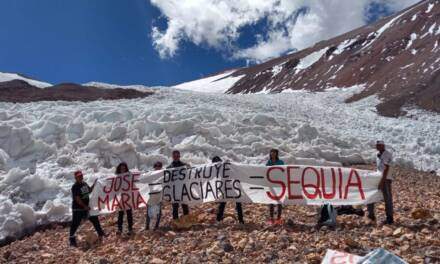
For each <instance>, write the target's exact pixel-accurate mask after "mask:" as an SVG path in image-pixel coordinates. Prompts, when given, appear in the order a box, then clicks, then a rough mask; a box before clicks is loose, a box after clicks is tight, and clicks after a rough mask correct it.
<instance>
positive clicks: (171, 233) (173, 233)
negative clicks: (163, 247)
mask: <svg viewBox="0 0 440 264" xmlns="http://www.w3.org/2000/svg"><path fill="white" fill-rule="evenodd" d="M176 235H177V234H176V232H174V231H168V232H166V234H165V236H166V237H169V238H175V237H176Z"/></svg>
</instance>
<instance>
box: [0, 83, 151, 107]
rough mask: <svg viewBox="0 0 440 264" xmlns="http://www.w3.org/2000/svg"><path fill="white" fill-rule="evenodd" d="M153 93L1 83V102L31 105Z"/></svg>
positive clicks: (119, 89)
mask: <svg viewBox="0 0 440 264" xmlns="http://www.w3.org/2000/svg"><path fill="white" fill-rule="evenodd" d="M152 93H153V92H151V91H145V92H143V91H138V90H135V89H123V88H115V89H103V88H98V87H92V86H84V85H78V84H74V83H63V84H58V85H54V86H50V87H47V88H38V87H36V86H33V85H30V84H29V83H28V82H26V81H23V80H12V81H7V82H0V102H13V103H29V102H37V101H59V100H62V101H82V102H90V101H95V100H116V99H133V98H143V97H147V96H149V95H151V94H152Z"/></svg>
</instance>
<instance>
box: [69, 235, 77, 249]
mask: <svg viewBox="0 0 440 264" xmlns="http://www.w3.org/2000/svg"><path fill="white" fill-rule="evenodd" d="M69 245H70V246H71V247H77V246H78V245H77V244H76V238H75V237H69Z"/></svg>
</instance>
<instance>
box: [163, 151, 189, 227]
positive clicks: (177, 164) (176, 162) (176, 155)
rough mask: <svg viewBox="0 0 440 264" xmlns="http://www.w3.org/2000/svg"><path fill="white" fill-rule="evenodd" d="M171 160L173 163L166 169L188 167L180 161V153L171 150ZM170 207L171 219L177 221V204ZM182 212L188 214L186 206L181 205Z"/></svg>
mask: <svg viewBox="0 0 440 264" xmlns="http://www.w3.org/2000/svg"><path fill="white" fill-rule="evenodd" d="M172 158H173V161H172V162H171V164H170V165H168V167H167V169H172V168H179V167H189V165H188V164H186V163H184V162H182V161H181V160H180V151H178V150H173V153H172ZM172 206H173V219H174V220H177V219H179V203H173V204H172ZM182 210H183V214H184V215H188V214H189V207H188V205H187V204H183V203H182Z"/></svg>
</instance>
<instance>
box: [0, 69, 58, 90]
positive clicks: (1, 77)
mask: <svg viewBox="0 0 440 264" xmlns="http://www.w3.org/2000/svg"><path fill="white" fill-rule="evenodd" d="M12 80H22V81H25V82H27V83H29V84H30V85H33V86H35V87H38V88H46V87H49V86H52V84H50V83H46V82H40V81H36V80H32V79H29V78H25V77H23V76H20V75H18V74H16V73H4V72H0V82H9V81H12Z"/></svg>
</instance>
